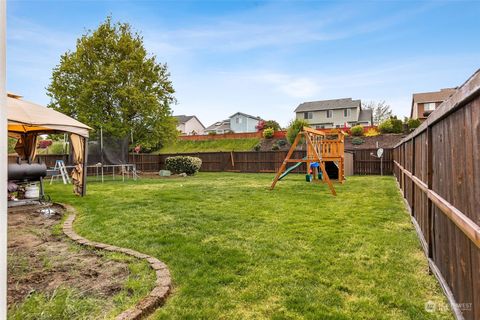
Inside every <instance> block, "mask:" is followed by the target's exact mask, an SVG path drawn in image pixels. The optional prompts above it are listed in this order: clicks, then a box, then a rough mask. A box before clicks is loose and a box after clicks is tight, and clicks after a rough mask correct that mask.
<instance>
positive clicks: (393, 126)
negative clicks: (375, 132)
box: [378, 117, 403, 133]
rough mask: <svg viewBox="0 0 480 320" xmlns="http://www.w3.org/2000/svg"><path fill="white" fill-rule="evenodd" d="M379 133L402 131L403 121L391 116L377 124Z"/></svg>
mask: <svg viewBox="0 0 480 320" xmlns="http://www.w3.org/2000/svg"><path fill="white" fill-rule="evenodd" d="M378 129H379V130H380V132H381V133H402V132H403V122H402V120H399V119H397V117H391V118H389V119H387V120H385V121H383V122H382V123H380V125H379V126H378Z"/></svg>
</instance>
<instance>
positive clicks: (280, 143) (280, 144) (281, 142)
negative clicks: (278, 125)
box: [277, 140, 287, 147]
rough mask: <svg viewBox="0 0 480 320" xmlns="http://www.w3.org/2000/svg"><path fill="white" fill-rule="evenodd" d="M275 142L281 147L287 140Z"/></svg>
mask: <svg viewBox="0 0 480 320" xmlns="http://www.w3.org/2000/svg"><path fill="white" fill-rule="evenodd" d="M277 144H278V145H279V146H280V147H283V146H285V145H286V144H287V141H286V140H278V141H277Z"/></svg>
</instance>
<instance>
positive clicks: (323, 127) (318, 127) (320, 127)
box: [316, 124, 325, 129]
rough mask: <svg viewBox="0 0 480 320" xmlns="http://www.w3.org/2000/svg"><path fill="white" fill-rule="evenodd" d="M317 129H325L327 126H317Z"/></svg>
mask: <svg viewBox="0 0 480 320" xmlns="http://www.w3.org/2000/svg"><path fill="white" fill-rule="evenodd" d="M316 128H317V129H325V126H324V125H323V124H322V125H317V126H316Z"/></svg>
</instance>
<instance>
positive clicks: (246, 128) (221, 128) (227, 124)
mask: <svg viewBox="0 0 480 320" xmlns="http://www.w3.org/2000/svg"><path fill="white" fill-rule="evenodd" d="M261 120H262V119H261V118H260V117H255V116H251V115H249V114H246V113H242V112H237V113H235V114H233V115H231V116H230V117H229V118H228V119H226V120H223V121H218V122H215V123H214V124H212V125H211V126H209V127H207V128H206V129H205V130H204V132H205V133H210V132H215V133H218V134H222V133H227V132H234V133H243V132H256V131H257V128H256V126H257V124H258V122H259V121H261Z"/></svg>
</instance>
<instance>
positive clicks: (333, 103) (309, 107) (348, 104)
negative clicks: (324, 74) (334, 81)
mask: <svg viewBox="0 0 480 320" xmlns="http://www.w3.org/2000/svg"><path fill="white" fill-rule="evenodd" d="M360 106H361V101H360V100H352V98H342V99H332V100H320V101H310V102H304V103H301V104H300V105H299V106H298V107H297V108H296V109H295V112H304V111H318V110H331V109H345V108H357V107H360Z"/></svg>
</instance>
